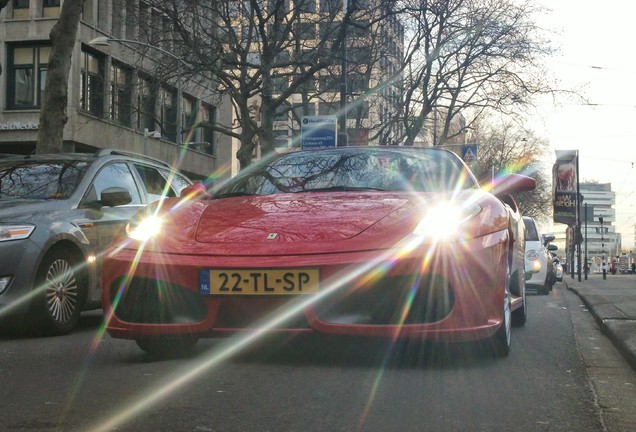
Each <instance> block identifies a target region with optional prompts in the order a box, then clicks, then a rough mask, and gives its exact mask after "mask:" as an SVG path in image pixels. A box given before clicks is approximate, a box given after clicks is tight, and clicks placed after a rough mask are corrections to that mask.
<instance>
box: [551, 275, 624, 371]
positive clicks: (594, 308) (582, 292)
mask: <svg viewBox="0 0 636 432" xmlns="http://www.w3.org/2000/svg"><path fill="white" fill-rule="evenodd" d="M563 282H564V283H565V284H566V286H567V288H568V289H569V290H570V291H572V292H574V293H576V294H577V295H578V296H579V297H580V298H581V300H582V301H583V303H584V304H585V306H586V307H587V308H588V310H589V311H590V312H591V313H592V316H594V318H595V319H596V321H597V322H598V324H599V326H600V327H601V331H602V332H603V333H604V334H605V335H607V337H608V338H609V339H610V340H611V341H612V342H613V343H614V345H615V346H616V347H617V348H618V350H619V351H620V353H621V354H622V355H623V356H624V357H625V359H626V360H627V361H628V362H629V364H630V365H631V367H632V369H634V370H635V371H636V275H632V274H624V275H620V274H616V275H612V274H608V275H607V279H606V280H603V276H602V275H601V274H600V273H590V274H589V275H588V279H587V280H585V276H584V275H583V274H581V282H579V279H578V275H574V279H572V276H571V275H569V274H567V275H563Z"/></svg>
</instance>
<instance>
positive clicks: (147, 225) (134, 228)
mask: <svg viewBox="0 0 636 432" xmlns="http://www.w3.org/2000/svg"><path fill="white" fill-rule="evenodd" d="M162 223H163V221H162V220H161V218H160V217H159V216H157V215H148V216H146V217H143V218H140V219H136V218H134V219H133V220H132V221H130V223H128V225H126V234H128V237H130V238H131V239H134V240H139V241H147V240H149V239H150V238H151V237H153V236H155V235H156V234H157V233H159V232H160V231H161V225H162Z"/></svg>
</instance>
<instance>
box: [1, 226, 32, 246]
mask: <svg viewBox="0 0 636 432" xmlns="http://www.w3.org/2000/svg"><path fill="white" fill-rule="evenodd" d="M34 230H35V225H31V224H0V242H3V241H11V240H23V239H26V238H29V236H30V235H31V233H33V231H34Z"/></svg>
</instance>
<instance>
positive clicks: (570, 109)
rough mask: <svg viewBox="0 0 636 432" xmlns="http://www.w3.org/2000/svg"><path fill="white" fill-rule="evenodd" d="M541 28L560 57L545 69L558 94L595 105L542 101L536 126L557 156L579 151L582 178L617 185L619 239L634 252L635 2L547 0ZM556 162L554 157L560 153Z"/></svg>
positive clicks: (548, 63) (635, 201)
mask: <svg viewBox="0 0 636 432" xmlns="http://www.w3.org/2000/svg"><path fill="white" fill-rule="evenodd" d="M541 4H543V5H545V7H546V8H547V9H549V10H548V11H547V12H546V14H545V15H543V16H541V17H540V19H539V24H540V25H541V26H543V27H545V28H547V29H549V30H550V31H551V32H552V43H553V44H554V46H555V47H556V48H557V49H558V52H557V53H556V54H555V55H554V56H553V57H551V58H550V59H548V61H547V63H546V66H547V67H548V69H549V71H550V72H551V73H553V74H554V76H555V77H556V78H557V79H558V87H559V88H564V89H575V90H578V91H579V92H580V93H581V94H582V95H583V96H584V97H585V98H586V99H587V100H588V102H589V104H590V105H586V104H585V103H583V102H581V101H573V100H569V99H567V98H559V99H558V100H557V101H556V103H555V102H554V101H553V100H552V98H550V99H545V100H541V101H539V103H538V105H537V109H536V112H535V117H534V118H533V119H532V121H533V123H536V125H537V126H536V128H537V130H536V132H537V133H538V134H539V135H542V136H544V137H545V138H546V139H547V140H548V141H549V142H550V144H551V146H552V149H553V150H555V149H556V150H578V151H579V178H580V179H581V181H584V180H597V181H599V182H600V183H611V184H612V190H613V191H615V192H616V204H615V206H614V208H615V210H616V223H615V226H616V231H618V232H621V233H622V234H623V238H622V241H623V249H627V250H631V249H632V248H633V247H634V224H636V167H635V165H636V121H635V120H636V25H635V24H636V2H632V1H630V0H623V1H620V0H604V1H603V2H592V1H589V0H582V1H581V0H578V1H577V0H542V2H541ZM553 154H554V153H553Z"/></svg>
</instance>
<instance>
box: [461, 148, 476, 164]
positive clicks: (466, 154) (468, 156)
mask: <svg viewBox="0 0 636 432" xmlns="http://www.w3.org/2000/svg"><path fill="white" fill-rule="evenodd" d="M462 159H464V161H474V160H477V144H464V145H463V146H462Z"/></svg>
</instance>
